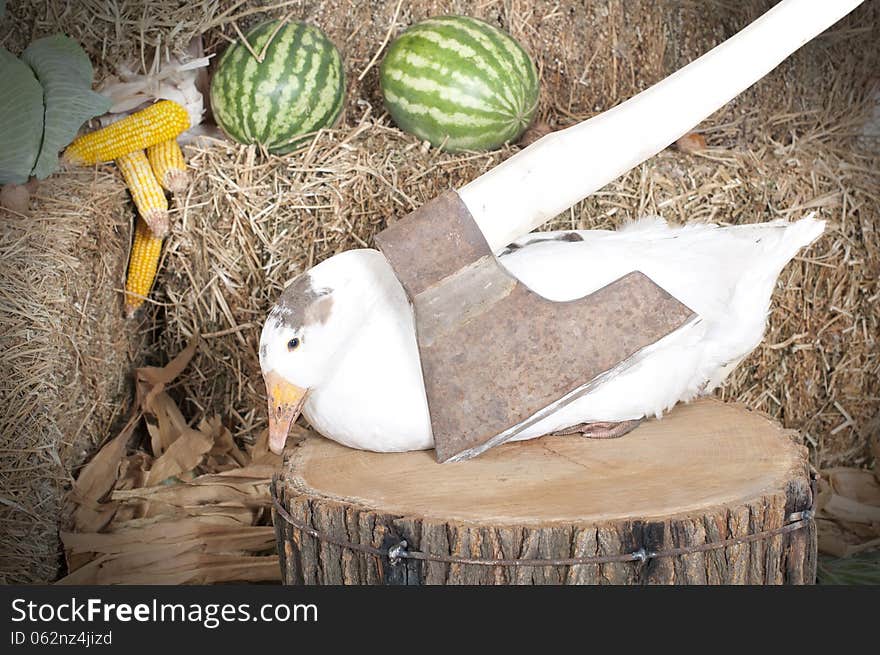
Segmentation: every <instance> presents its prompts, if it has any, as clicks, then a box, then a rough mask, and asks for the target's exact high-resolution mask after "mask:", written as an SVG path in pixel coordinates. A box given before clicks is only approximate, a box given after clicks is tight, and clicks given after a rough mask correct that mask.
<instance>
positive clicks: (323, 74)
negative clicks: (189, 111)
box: [211, 21, 345, 154]
mask: <svg viewBox="0 0 880 655" xmlns="http://www.w3.org/2000/svg"><path fill="white" fill-rule="evenodd" d="M276 29H277V30H278V31H277V33H276V32H275V31H276ZM273 33H274V36H273ZM245 37H246V38H247V41H248V43H249V44H250V46H251V49H252V50H253V51H254V52H256V53H257V54H260V53H261V52H263V48H266V54H265V58H264V59H263V61H262V63H260V62H259V61H257V59H256V58H255V57H254V56H253V55H252V54H251V53H250V51H249V50H248V48H247V47H246V46H245V45H243V44H241V43H235V44H233V45H231V46H230V47H229V48H228V49H227V50H226V52H224V53H223V57H222V58H221V59H220V63H219V64H218V65H217V70H216V71H215V72H214V77H213V78H212V80H211V107H212V109H213V112H214V118H215V120H216V121H217V124H218V125H219V126H220V127H221V128H223V131H224V132H226V134H228V135H229V136H230V137H231V138H233V139H235V140H236V141H238V142H239V143H259V144H261V145H263V146H265V148H266V149H267V150H268V151H269V152H273V153H276V154H284V153H287V152H290V151H291V150H293V149H294V148H296V147H297V146H298V145H300V144H301V143H302V141H303V138H302V137H303V135H306V134H310V133H313V132H315V131H317V130H319V129H320V128H322V127H330V126H331V125H333V123H334V122H335V121H336V119H337V118H338V117H339V113H340V111H341V110H342V103H343V100H344V97H345V73H344V71H343V67H342V58H341V57H340V56H339V51H338V50H337V49H336V47H335V46H334V45H333V43H332V42H331V41H330V40H329V39H328V38H327V37H326V36H325V35H324V33H323V32H322V31H321V30H319V29H318V28H317V27H313V26H311V25H306V24H305V23H288V24H286V25H283V26H282V27H281V28H280V29H279V28H278V21H270V22H268V23H264V24H262V25H258V26H257V27H255V28H253V29H252V30H250V31H249V32H248V33H247V34H246V35H245ZM270 38H271V42H269V39H270ZM267 42H268V43H269V45H268V47H266V43H267Z"/></svg>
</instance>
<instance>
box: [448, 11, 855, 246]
mask: <svg viewBox="0 0 880 655" xmlns="http://www.w3.org/2000/svg"><path fill="white" fill-rule="evenodd" d="M861 3H862V0H782V2H780V3H779V4H777V5H776V6H775V7H773V8H772V9H771V10H770V11H768V12H767V13H766V14H764V15H763V16H761V17H760V18H758V19H757V20H756V21H755V22H753V23H752V24H751V25H749V26H748V27H746V28H745V29H743V30H742V31H740V32H738V33H737V34H735V35H734V36H732V37H731V38H730V39H728V40H727V41H725V42H724V43H722V44H721V45H719V46H717V47H715V48H713V49H712V50H710V51H709V52H707V53H706V54H705V55H703V56H702V57H700V58H699V59H697V60H695V61H693V62H691V63H690V64H688V65H687V66H685V67H684V68H682V69H680V70H678V71H676V72H675V73H673V74H672V75H670V76H669V77H667V78H666V79H664V80H662V81H660V82H658V83H657V84H655V85H654V86H652V87H651V88H649V89H647V90H645V91H643V92H641V93H639V94H638V95H636V96H634V97H632V98H630V99H629V100H627V101H626V102H623V103H621V104H619V105H617V106H616V107H614V108H613V109H609V110H608V111H606V112H604V113H602V114H599V115H597V116H594V117H593V118H590V119H589V120H586V121H583V122H582V123H578V124H577V125H574V126H572V127H569V128H567V129H565V130H561V131H559V132H554V133H551V134H548V135H547V136H545V137H543V138H542V139H540V140H538V141H536V142H535V143H534V144H532V145H531V146H529V147H528V148H526V149H525V150H523V151H522V152H520V153H518V154H516V155H514V156H513V157H511V158H510V159H508V160H507V161H505V162H504V163H502V164H500V165H499V166H497V167H495V168H493V169H492V170H490V171H489V172H487V173H485V174H483V175H481V176H480V177H478V178H477V179H476V180H474V181H473V182H471V183H469V184H467V185H466V186H464V187H462V188H461V189H460V190H459V195H460V196H461V199H462V200H463V201H464V203H465V205H466V206H467V208H468V210H469V211H470V212H471V214H472V215H473V217H474V220H475V221H476V223H477V225H478V226H479V227H480V229H481V230H482V232H483V234H484V236H485V237H486V241H487V242H488V243H489V247H490V248H491V249H492V251H493V252H497V251H498V250H500V249H502V248H504V247H505V246H507V245H508V244H509V243H510V242H512V241H514V240H515V239H517V238H519V237H521V236H523V235H524V234H526V233H528V232H531V231H532V230H533V229H535V228H537V227H538V226H540V225H541V224H542V223H544V222H545V221H547V220H549V219H551V218H553V217H554V216H556V215H557V214H560V213H561V212H563V211H565V210H566V209H568V208H569V207H571V206H572V205H574V204H575V203H576V202H578V201H580V200H582V199H583V198H585V197H587V196H588V195H590V194H591V193H593V192H595V191H597V190H598V189H600V188H602V187H603V186H605V185H606V184H608V183H609V182H611V181H613V180H614V179H616V178H618V177H620V176H621V175H623V174H624V173H626V172H627V171H629V170H630V169H632V168H634V167H635V166H637V165H639V164H640V163H642V162H643V161H645V160H647V159H649V158H650V157H652V156H654V155H655V154H657V153H658V152H660V151H661V150H663V149H664V148H666V147H667V146H669V145H670V144H671V143H674V142H675V141H676V140H677V139H678V138H680V137H681V136H682V135H684V134H687V133H688V132H689V131H690V130H691V129H693V128H694V127H695V126H696V125H698V124H699V123H700V121H702V120H704V119H705V118H706V117H708V116H709V115H710V114H712V113H713V112H715V111H717V110H718V109H720V108H721V107H723V106H724V105H725V104H726V103H727V102H729V101H730V100H732V99H733V98H734V97H736V96H737V95H738V94H740V93H741V92H742V91H744V90H745V89H747V88H748V87H749V86H751V85H752V84H754V83H755V82H757V81H758V80H760V79H761V78H762V77H764V75H766V74H767V73H769V72H770V71H771V70H773V69H774V68H775V67H776V66H777V65H779V64H780V63H781V62H782V61H783V60H784V59H785V58H786V57H788V56H789V55H790V54H791V53H793V52H794V51H795V50H797V49H798V48H800V47H801V46H802V45H804V44H805V43H806V42H807V41H809V40H810V39H812V38H813V37H815V36H816V35H817V34H819V33H821V32H822V31H824V30H825V29H827V28H828V27H830V26H831V25H833V24H834V23H836V22H837V21H838V20H840V19H841V18H843V17H844V16H846V15H847V14H848V13H849V12H850V11H852V10H853V9H855V8H856V7H857V6H858V5H860V4H861Z"/></svg>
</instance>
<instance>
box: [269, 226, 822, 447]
mask: <svg viewBox="0 0 880 655" xmlns="http://www.w3.org/2000/svg"><path fill="white" fill-rule="evenodd" d="M823 229H824V222H823V221H817V220H815V219H813V218H804V219H802V220H800V221H798V222H796V223H787V222H784V221H774V222H772V223H764V224H760V225H743V226H738V227H717V226H715V225H690V226H686V227H669V226H667V225H666V223H665V222H664V221H663V220H662V219H659V218H646V219H643V220H641V221H639V222H637V223H634V224H632V225H630V226H627V227H625V228H623V229H621V230H619V231H617V232H612V231H605V230H593V231H578V232H545V233H537V234H531V235H529V236H528V237H526V238H524V239H522V240H520V241H518V242H517V245H518V246H519V247H515V248H512V249H510V250H509V251H508V252H507V253H506V254H503V255H502V256H501V257H500V258H499V261H500V262H501V263H502V264H503V265H504V266H505V267H506V268H507V269H508V270H509V271H510V272H511V273H512V274H513V275H514V276H516V277H517V278H519V279H520V280H521V281H522V282H524V283H525V284H526V285H527V286H529V287H530V288H531V289H532V290H534V291H535V292H537V293H539V294H541V295H542V296H545V297H546V298H548V299H550V300H557V301H564V300H573V299H575V298H580V297H582V296H584V295H587V294H589V293H592V292H593V291H595V290H596V289H599V288H601V287H603V286H605V285H606V284H608V283H609V282H612V281H613V280H615V279H617V278H619V277H621V276H622V275H624V274H626V273H628V272H630V271H633V270H639V271H642V272H643V273H645V274H646V275H648V276H649V277H650V278H651V279H653V280H654V281H655V282H656V283H657V284H659V285H660V286H661V287H663V288H664V289H666V290H667V291H668V292H669V293H671V294H672V295H673V296H675V297H676V298H678V299H679V300H680V301H682V302H683V303H685V304H686V305H687V306H688V307H690V308H691V309H693V310H694V311H695V312H696V313H697V314H698V315H699V320H697V321H695V322H693V323H690V324H688V325H686V326H684V327H682V328H680V329H678V330H676V331H675V332H673V333H671V334H670V335H668V336H667V337H665V338H664V339H662V340H660V341H658V342H657V343H655V344H653V345H652V346H650V347H649V348H648V349H647V350H646V351H644V356H643V357H642V359H641V361H640V362H639V363H637V364H636V365H634V366H632V367H631V368H629V369H626V370H625V371H624V372H622V373H621V374H619V375H617V376H616V377H614V378H612V379H610V380H609V381H607V382H605V383H604V384H601V385H600V386H598V387H597V388H596V389H594V390H593V391H592V392H590V393H588V394H587V395H585V396H583V397H582V398H580V399H579V400H577V401H575V402H574V403H572V404H570V405H568V406H567V407H565V408H563V409H561V410H559V411H557V412H555V413H553V414H551V415H550V416H548V417H546V418H544V419H543V420H541V421H540V422H538V423H536V424H535V425H534V426H532V427H530V428H527V429H526V430H525V431H523V432H522V433H521V434H520V435H519V436H518V437H517V438H518V439H531V438H534V437H538V436H541V435H544V434H549V433H552V432H556V431H561V430H565V429H566V428H569V427H571V426H576V425H580V424H584V423H587V424H589V423H598V422H602V423H605V422H612V423H616V422H622V421H629V420H633V419H640V418H642V417H645V416H651V415H656V416H659V415H660V414H661V413H662V412H664V411H666V410H668V409H669V408H671V407H672V406H673V405H675V403H676V402H678V401H680V400H685V401H686V400H690V399H691V398H693V397H695V396H697V395H698V394H703V393H708V392H710V391H711V390H713V389H714V388H715V387H717V386H718V385H719V384H720V383H721V382H722V381H723V380H724V379H725V377H726V376H727V375H728V374H729V373H730V372H731V371H732V370H733V368H734V367H735V366H736V365H737V364H738V363H739V362H740V361H741V360H742V359H743V358H744V357H746V356H747V355H748V354H749V353H750V352H751V351H752V350H753V349H754V348H755V347H756V346H757V345H758V344H759V343H760V341H761V338H762V336H763V334H764V327H765V324H766V318H767V311H768V308H769V305H770V297H771V294H772V292H773V288H774V285H775V283H776V279H777V277H778V276H779V273H780V272H781V271H782V268H783V267H784V266H785V265H786V263H788V261H789V260H790V259H791V258H792V257H793V256H794V255H795V254H796V253H797V252H798V250H799V249H800V248H802V247H804V246H806V245H807V244H809V243H811V242H812V241H813V240H814V239H816V238H817V237H818V236H819V235H820V234H821V233H822V231H823ZM572 235H576V237H573V236H572ZM577 237H580V240H573V239H576V238H577ZM260 364H261V366H262V369H263V374H264V377H265V379H266V381H267V384H268V386H269V390H270V411H272V410H275V409H276V408H277V407H279V403H281V404H284V405H285V406H286V407H287V408H288V411H287V412H281V414H280V415H278V416H277V417H275V416H273V419H276V420H273V430H272V431H271V445H272V448H273V450H275V451H277V452H280V451H281V450H282V449H283V447H284V442H285V439H286V436H287V430H288V427H289V425H290V422H291V421H292V420H294V419H295V417H296V414H297V413H298V412H299V411H300V410H301V411H302V412H303V414H304V415H305V417H306V419H307V420H308V421H309V423H310V424H311V425H312V426H313V427H314V428H315V429H316V430H317V431H318V432H319V433H321V434H323V435H324V436H326V437H328V438H330V439H333V440H334V441H337V442H339V443H342V444H344V445H346V446H350V447H353V448H361V449H365V450H374V451H380V452H390V451H404V450H421V449H426V448H432V447H433V445H434V443H433V438H432V435H431V423H430V418H429V415H428V405H427V401H426V399H425V392H424V387H423V384H422V373H421V368H420V365H419V353H418V346H417V344H416V338H415V333H414V330H413V322H412V315H411V309H410V306H409V302H408V300H407V298H406V296H405V294H404V291H403V288H402V287H401V285H400V283H399V282H398V280H397V278H396V277H395V276H394V273H393V272H392V270H391V268H390V266H389V265H388V263H387V261H386V260H385V258H384V256H382V255H381V254H380V253H379V252H378V251H375V250H366V249H364V250H350V251H348V252H344V253H341V254H339V255H336V256H334V257H331V258H330V259H328V260H326V261H324V262H322V263H320V264H318V265H317V266H315V267H313V268H312V269H310V270H309V271H308V272H306V273H305V274H303V275H302V276H301V277H300V278H298V279H297V280H296V281H295V282H293V283H292V284H291V285H290V286H289V287H288V288H287V289H286V290H285V291H284V293H283V294H282V296H281V298H280V300H279V302H278V303H277V304H276V306H275V307H274V308H273V309H272V312H271V313H270V315H269V319H268V320H267V321H266V324H265V326H264V328H263V333H262V337H261V339H260ZM285 413H286V414H287V415H286V416H284V415H283V414H285Z"/></svg>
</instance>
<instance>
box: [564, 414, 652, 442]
mask: <svg viewBox="0 0 880 655" xmlns="http://www.w3.org/2000/svg"><path fill="white" fill-rule="evenodd" d="M644 420H645V419H643V418H638V419H634V420H632V421H619V422H613V421H599V422H596V423H579V424H578V425H573V426H571V427H570V428H564V429H562V430H558V431H556V432H553V433H552V434H553V435H554V436H561V435H566V434H579V435H581V436H582V437H586V438H588V439H617V438H618V437H622V436H623V435H625V434H627V433H628V432H631V431H632V430H634V429H635V428H637V427H638V426H639V424H641V422H642V421H644Z"/></svg>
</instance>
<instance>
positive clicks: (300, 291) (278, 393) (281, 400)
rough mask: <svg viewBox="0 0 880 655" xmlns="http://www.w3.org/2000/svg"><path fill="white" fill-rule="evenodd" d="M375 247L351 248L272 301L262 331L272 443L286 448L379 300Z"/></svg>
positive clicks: (278, 448) (276, 449)
mask: <svg viewBox="0 0 880 655" xmlns="http://www.w3.org/2000/svg"><path fill="white" fill-rule="evenodd" d="M381 265H385V266H387V264H385V259H384V257H382V256H381V255H380V254H379V253H378V252H377V251H375V250H348V251H345V252H343V253H340V254H338V255H334V256H333V257H330V258H329V259H326V260H324V261H323V262H321V263H320V264H318V265H316V266H314V267H313V268H311V269H309V270H308V271H306V272H305V273H303V274H302V275H300V276H299V277H298V278H296V279H295V280H293V282H291V283H290V284H289V285H288V286H287V287H286V288H285V289H284V291H283V292H282V294H281V296H280V298H279V299H278V301H277V302H276V303H275V305H274V306H273V307H272V310H271V311H270V312H269V315H268V317H267V319H266V322H265V324H264V325H263V331H262V333H261V335H260V368H261V370H262V373H263V380H264V381H265V383H266V392H267V396H268V404H269V449H270V450H271V451H272V452H274V453H276V454H280V453H281V452H282V451H283V450H284V445H285V443H286V441H287V435H288V432H289V430H290V426H291V425H292V424H293V422H294V421H296V419H297V417H298V416H299V414H300V413H301V412H302V410H303V407H304V406H305V404H306V402H307V400H308V397H309V392H310V391H312V390H314V389H318V388H320V386H321V385H322V384H323V383H324V382H325V380H327V379H328V377H329V376H330V375H331V374H332V372H333V369H334V367H335V365H336V364H337V363H338V360H339V359H340V358H341V357H342V356H343V355H344V353H345V351H346V349H347V348H350V347H354V346H352V343H353V342H354V341H355V340H356V335H357V331H358V327H359V325H361V324H362V323H363V321H365V320H366V319H367V318H368V316H369V314H370V312H371V311H372V307H373V305H374V303H375V296H376V293H377V288H379V287H380V285H378V284H377V283H376V276H377V275H380V274H381V273H379V272H378V271H377V266H381Z"/></svg>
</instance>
